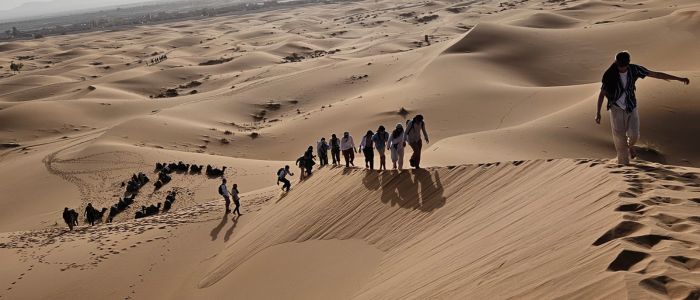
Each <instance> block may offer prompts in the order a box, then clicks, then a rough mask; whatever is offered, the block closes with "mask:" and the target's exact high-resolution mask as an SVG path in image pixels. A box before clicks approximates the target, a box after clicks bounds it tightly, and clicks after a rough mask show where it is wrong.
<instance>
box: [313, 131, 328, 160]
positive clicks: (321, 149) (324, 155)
mask: <svg viewBox="0 0 700 300" xmlns="http://www.w3.org/2000/svg"><path fill="white" fill-rule="evenodd" d="M328 148H329V146H328V143H326V138H324V137H323V138H321V140H320V141H319V142H318V143H317V144H316V151H317V152H318V160H319V165H320V166H321V167H323V166H326V165H328Z"/></svg>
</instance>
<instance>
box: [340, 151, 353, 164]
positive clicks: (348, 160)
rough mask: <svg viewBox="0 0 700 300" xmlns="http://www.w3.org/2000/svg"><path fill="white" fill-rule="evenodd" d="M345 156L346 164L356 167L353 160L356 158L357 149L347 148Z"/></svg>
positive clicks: (344, 152)
mask: <svg viewBox="0 0 700 300" xmlns="http://www.w3.org/2000/svg"><path fill="white" fill-rule="evenodd" d="M343 157H344V158H345V166H346V167H350V166H351V165H352V166H353V167H354V166H355V164H354V163H353V161H354V160H355V151H354V150H353V149H347V150H343Z"/></svg>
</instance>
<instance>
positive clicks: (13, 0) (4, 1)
mask: <svg viewBox="0 0 700 300" xmlns="http://www.w3.org/2000/svg"><path fill="white" fill-rule="evenodd" d="M28 2H61V3H62V2H69V3H70V4H71V5H84V6H85V7H86V8H87V7H99V6H104V5H114V4H122V3H136V2H150V1H143V0H142V1H139V0H106V1H105V0H70V1H65V0H0V10H8V9H13V8H15V7H18V6H20V5H22V4H24V3H28Z"/></svg>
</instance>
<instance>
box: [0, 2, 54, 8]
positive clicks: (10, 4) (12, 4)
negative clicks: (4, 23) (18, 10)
mask: <svg viewBox="0 0 700 300" xmlns="http://www.w3.org/2000/svg"><path fill="white" fill-rule="evenodd" d="M46 1H48V0H0V10H8V9H13V8H15V7H17V6H20V5H22V4H24V3H27V2H46Z"/></svg>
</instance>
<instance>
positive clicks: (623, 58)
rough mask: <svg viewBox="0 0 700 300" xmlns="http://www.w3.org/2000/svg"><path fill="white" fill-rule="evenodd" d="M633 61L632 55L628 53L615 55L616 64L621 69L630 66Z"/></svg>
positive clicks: (623, 52)
mask: <svg viewBox="0 0 700 300" xmlns="http://www.w3.org/2000/svg"><path fill="white" fill-rule="evenodd" d="M631 60H632V59H631V56H630V53H629V52H627V51H622V52H619V53H617V54H616V55H615V62H616V63H617V65H618V66H621V67H624V66H626V65H629V64H630V61H631Z"/></svg>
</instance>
